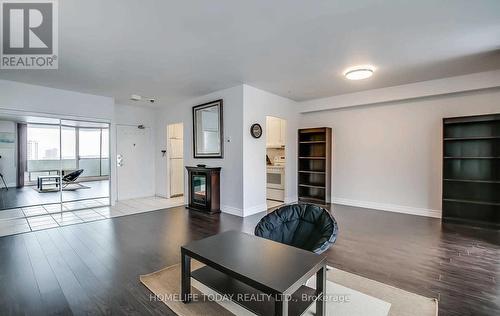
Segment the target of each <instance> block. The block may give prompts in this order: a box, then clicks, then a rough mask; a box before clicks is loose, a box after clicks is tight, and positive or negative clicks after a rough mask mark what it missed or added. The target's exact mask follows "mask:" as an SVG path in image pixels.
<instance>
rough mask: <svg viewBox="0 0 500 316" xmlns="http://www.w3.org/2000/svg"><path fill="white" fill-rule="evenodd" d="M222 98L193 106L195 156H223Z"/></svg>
mask: <svg viewBox="0 0 500 316" xmlns="http://www.w3.org/2000/svg"><path fill="white" fill-rule="evenodd" d="M223 130H224V125H223V121H222V100H217V101H213V102H209V103H205V104H201V105H197V106H195V107H193V146H194V151H193V153H194V158H222V157H223V153H224V143H223Z"/></svg>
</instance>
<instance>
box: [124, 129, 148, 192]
mask: <svg viewBox="0 0 500 316" xmlns="http://www.w3.org/2000/svg"><path fill="white" fill-rule="evenodd" d="M152 148H153V143H152V137H151V128H149V127H144V126H139V127H138V126H129V125H118V126H117V127H116V157H117V171H116V176H117V180H118V181H117V188H118V200H128V199H135V198H141V197H149V196H154V193H155V192H154V186H153V184H152V181H151V179H152V178H154V155H153V152H152Z"/></svg>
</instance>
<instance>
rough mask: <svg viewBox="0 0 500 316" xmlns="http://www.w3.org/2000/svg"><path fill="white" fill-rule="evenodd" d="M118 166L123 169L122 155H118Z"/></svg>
mask: <svg viewBox="0 0 500 316" xmlns="http://www.w3.org/2000/svg"><path fill="white" fill-rule="evenodd" d="M116 165H117V166H118V167H123V156H122V155H120V154H118V155H116Z"/></svg>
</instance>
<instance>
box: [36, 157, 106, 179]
mask: <svg viewBox="0 0 500 316" xmlns="http://www.w3.org/2000/svg"><path fill="white" fill-rule="evenodd" d="M61 169H62V170H63V173H65V174H67V173H68V172H71V171H74V170H77V169H83V170H84V171H83V174H82V175H81V177H83V178H84V177H107V176H109V158H102V159H101V158H80V159H79V160H78V161H77V160H76V159H62V160H61V161H59V160H48V159H44V160H28V170H27V171H28V179H27V180H28V181H29V182H34V181H36V179H37V177H38V176H42V175H53V174H59V170H61Z"/></svg>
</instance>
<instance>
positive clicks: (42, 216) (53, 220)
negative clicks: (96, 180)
mask: <svg viewBox="0 0 500 316" xmlns="http://www.w3.org/2000/svg"><path fill="white" fill-rule="evenodd" d="M108 203H109V200H108V199H94V200H85V201H78V202H69V203H63V206H62V208H63V212H62V213H61V206H60V205H56V204H52V205H45V206H32V207H26V208H18V209H12V210H6V211H0V237H1V236H8V235H15V234H21V233H26V232H30V231H37V230H42V229H49V228H54V227H59V226H66V225H74V224H79V223H84V222H93V221H98V220H104V219H107V218H112V217H118V216H125V215H131V214H138V213H143V212H150V211H156V210H160V209H165V208H170V207H175V206H180V205H184V197H182V196H180V197H176V198H171V199H165V198H161V197H147V198H139V199H132V200H124V201H119V202H117V203H116V205H114V206H106V205H107V204H108Z"/></svg>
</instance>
